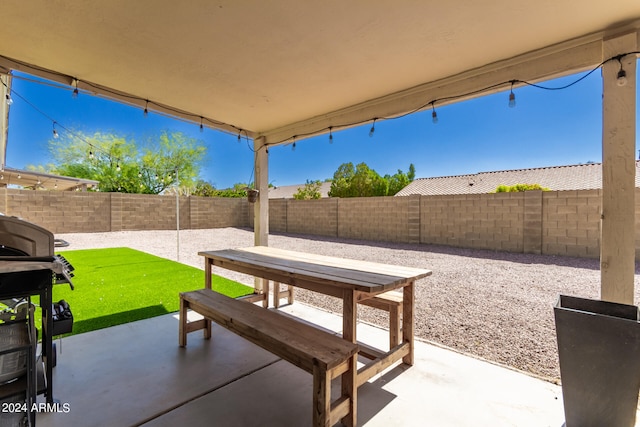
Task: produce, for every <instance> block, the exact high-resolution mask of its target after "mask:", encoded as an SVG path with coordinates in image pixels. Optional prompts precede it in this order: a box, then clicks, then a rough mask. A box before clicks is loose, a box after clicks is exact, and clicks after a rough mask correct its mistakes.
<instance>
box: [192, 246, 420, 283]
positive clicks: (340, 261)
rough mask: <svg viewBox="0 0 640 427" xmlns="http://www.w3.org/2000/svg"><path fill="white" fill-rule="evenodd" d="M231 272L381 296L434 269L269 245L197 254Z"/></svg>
mask: <svg viewBox="0 0 640 427" xmlns="http://www.w3.org/2000/svg"><path fill="white" fill-rule="evenodd" d="M198 255H201V256H204V257H205V258H207V259H210V260H212V261H213V262H214V263H215V264H216V265H219V266H221V267H223V268H227V269H230V270H235V271H240V272H245V273H251V271H253V272H259V273H264V274H263V275H260V274H257V275H256V276H257V277H264V278H267V279H269V278H270V276H273V278H272V280H276V281H281V282H282V283H289V284H293V285H295V284H296V283H295V282H296V281H297V280H301V281H307V282H312V283H317V284H320V285H328V286H335V287H342V288H349V289H354V290H357V291H360V292H367V293H379V292H385V291H387V290H391V289H395V288H397V287H399V286H401V285H404V284H406V283H408V282H411V281H414V280H418V279H420V278H423V277H426V276H429V275H431V270H427V269H421V268H413V267H403V266H397V265H390V264H380V263H375V262H369V261H359V260H353V259H346V258H337V257H330V256H324V255H315V254H309V253H305V252H296V251H289V250H285V249H277V248H272V247H267V246H253V247H248V248H240V249H224V250H218V251H203V252H198Z"/></svg>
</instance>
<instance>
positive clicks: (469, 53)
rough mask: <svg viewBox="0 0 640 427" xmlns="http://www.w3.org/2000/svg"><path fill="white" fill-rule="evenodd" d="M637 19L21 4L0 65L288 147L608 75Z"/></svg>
mask: <svg viewBox="0 0 640 427" xmlns="http://www.w3.org/2000/svg"><path fill="white" fill-rule="evenodd" d="M638 18H640V2H639V1H637V0H616V1H615V2H604V1H594V0H590V1H584V0H536V1H533V0H493V1H492V2H479V1H473V0H451V1H442V0H439V1H433V0H415V1H412V0H404V1H370V0H359V1H358V0H354V1H344V0H325V1H322V2H311V1H300V0H281V1H257V0H256V1H248V0H219V1H211V0H190V1H186V2H175V1H170V0H137V1H130V0H109V1H105V2H99V3H96V2H78V1H63V0H56V1H51V0H30V1H23V0H7V1H5V2H3V5H2V24H1V25H0V40H1V41H2V42H1V43H0V67H2V68H4V72H7V71H8V70H9V69H20V70H23V71H26V72H30V73H33V74H37V75H41V76H44V77H49V78H53V79H54V80H57V81H60V82H64V83H66V84H70V85H75V84H77V85H78V86H79V87H80V88H81V89H84V90H88V91H92V92H95V93H98V94H101V95H105V96H110V97H113V98H116V99H120V100H122V101H125V102H128V103H131V104H135V105H138V106H141V107H144V106H145V105H147V100H148V101H149V104H148V106H149V109H150V110H157V111H164V112H166V113H171V114H174V115H177V116H181V117H183V118H186V119H190V120H192V121H194V122H195V123H200V121H201V119H200V117H203V119H202V121H203V123H204V125H206V126H210V127H214V128H219V129H223V130H226V131H229V132H233V133H238V132H240V130H242V131H243V135H244V134H245V133H246V134H247V136H249V137H253V138H255V137H258V136H263V137H264V138H265V139H264V141H265V142H267V143H269V144H276V143H281V142H291V138H292V137H293V136H294V135H297V137H298V138H302V137H304V136H309V135H313V134H318V133H323V132H326V131H327V129H328V127H329V126H332V127H333V129H334V130H337V129H339V128H341V127H348V126H350V125H353V124H356V123H359V122H363V121H366V120H370V119H372V118H376V117H378V118H382V117H389V116H394V115H399V114H402V113H406V112H408V111H413V110H415V109H418V108H420V107H425V106H426V107H427V108H430V107H429V105H428V104H429V102H430V101H432V100H435V99H440V98H443V97H447V96H455V95H459V94H461V93H466V92H467V91H469V90H473V89H477V88H479V87H486V86H489V85H492V84H495V83H499V82H508V81H509V80H512V79H519V80H527V81H536V80H540V79H543V78H549V77H553V76H557V75H561V74H566V73H568V72H570V71H576V70H579V69H587V68H590V67H593V66H594V65H597V64H598V63H599V62H600V61H601V60H602V49H601V43H596V41H598V42H600V41H601V40H602V38H603V37H605V36H606V35H607V34H608V33H609V32H611V31H615V32H619V31H621V29H625V28H628V29H635V28H636V27H637V21H636V20H637V19H638ZM540 58H544V60H541V59H540ZM2 68H0V71H2ZM76 79H77V80H76ZM506 89H508V84H505V85H504V86H501V87H497V88H494V89H493V90H494V91H496V90H506ZM444 103H445V101H439V102H438V103H437V104H436V106H437V105H442V104H444ZM163 106H164V107H163ZM165 107H168V108H165Z"/></svg>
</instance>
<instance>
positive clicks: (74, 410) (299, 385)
mask: <svg viewBox="0 0 640 427" xmlns="http://www.w3.org/2000/svg"><path fill="white" fill-rule="evenodd" d="M281 310H282V311H284V312H287V313H290V314H292V315H295V316H298V317H300V318H303V319H306V320H309V321H312V322H313V323H316V324H319V325H322V326H323V327H325V328H328V329H331V330H334V331H336V332H338V331H340V328H341V318H340V317H339V316H336V315H333V314H331V313H328V312H325V311H321V310H318V309H315V308H312V307H310V306H307V305H304V304H302V303H298V302H296V303H294V304H293V305H289V306H284V307H282V308H281ZM192 314H193V313H192ZM387 334H388V332H387V331H385V330H383V329H380V328H377V327H374V326H370V325H367V324H359V325H358V339H359V340H361V341H363V342H366V343H368V344H373V345H378V346H380V348H385V347H384V343H387V342H388V335H387ZM56 342H57V343H58V344H57V347H58V361H57V367H56V368H55V369H54V382H53V386H54V388H53V390H54V398H55V399H56V400H58V401H59V402H60V403H61V404H68V405H67V407H68V409H69V411H68V412H67V413H63V412H58V413H39V414H38V415H37V425H38V426H39V427H54V426H64V427H68V426H84V427H90V426H100V427H105V426H118V427H121V426H133V425H144V426H148V427H160V426H175V425H188V426H210V425H221V426H222V425H223V426H305V425H309V424H310V423H311V380H312V378H311V375H309V374H307V373H306V372H304V371H302V370H300V369H299V368H297V367H295V366H293V365H291V364H289V363H288V362H285V361H282V360H280V359H278V358H277V357H275V356H273V355H272V354H271V353H268V352H266V351H264V350H262V349H260V348H259V347H256V346H255V345H253V344H251V343H249V342H248V341H245V340H244V339H242V338H239V337H238V336H236V335H234V334H232V333H230V332H228V331H227V330H225V329H223V328H220V327H219V326H217V325H215V324H214V329H213V338H212V339H211V340H204V339H203V338H202V334H201V333H200V332H194V333H191V334H190V335H189V339H188V345H187V347H186V348H180V347H178V319H177V314H168V315H164V316H160V317H156V318H151V319H147V320H142V321H138V322H134V323H129V324H125V325H120V326H115V327H112V328H108V329H103V330H98V331H94V332H89V333H85V334H81V335H76V336H72V337H68V338H64V339H63V341H62V342H59V341H56ZM335 386H339V382H338V383H337V384H334V387H335ZM563 422H564V414H563V408H562V393H561V388H560V387H559V386H556V385H554V384H551V383H548V382H546V381H542V380H540V379H537V378H533V377H530V376H528V375H525V374H523V373H520V372H516V371H514V370H511V369H508V368H504V367H500V366H497V365H495V364H491V363H487V362H484V361H481V360H478V359H475V358H472V357H469V356H465V355H462V354H460V353H457V352H454V351H451V350H448V349H444V348H441V347H438V346H434V345H430V344H427V343H424V342H421V341H416V357H415V365H414V366H413V367H405V366H402V365H401V366H396V367H393V368H390V369H389V370H387V371H385V372H383V373H382V374H381V375H379V376H377V377H374V378H373V379H372V380H371V381H370V382H369V383H367V384H364V385H363V386H362V387H361V388H360V389H359V391H358V425H362V426H365V425H366V426H441V427H446V426H456V427H461V426H474V427H477V426H492V427H496V426H518V427H523V426H536V427H540V426H553V427H560V426H562V424H563Z"/></svg>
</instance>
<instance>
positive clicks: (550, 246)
mask: <svg viewBox="0 0 640 427" xmlns="http://www.w3.org/2000/svg"><path fill="white" fill-rule="evenodd" d="M638 197H640V193H639V192H638V189H636V200H638ZM601 199H602V190H585V191H561V192H557V191H554V192H544V193H542V204H543V206H542V212H543V213H542V250H543V253H546V254H553V255H570V256H578V257H589V258H597V257H599V256H600V213H601ZM637 206H638V201H636V211H637V209H638V208H637ZM636 218H638V219H640V216H638V215H636ZM636 223H638V221H637V220H636ZM636 229H638V226H636ZM636 241H637V239H636ZM637 247H638V244H637V243H636V248H637ZM637 252H638V251H637V249H636V253H637ZM636 258H637V255H636Z"/></svg>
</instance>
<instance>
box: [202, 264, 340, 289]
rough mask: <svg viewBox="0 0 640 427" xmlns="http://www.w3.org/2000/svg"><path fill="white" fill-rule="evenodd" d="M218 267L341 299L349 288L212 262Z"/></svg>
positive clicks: (259, 269) (276, 271)
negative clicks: (344, 289) (343, 292)
mask: <svg viewBox="0 0 640 427" xmlns="http://www.w3.org/2000/svg"><path fill="white" fill-rule="evenodd" d="M211 261H212V262H213V263H214V264H215V265H216V266H218V267H221V268H226V269H227V270H232V271H237V272H239V273H244V274H248V275H250V276H255V277H262V278H264V279H268V280H273V281H276V282H280V283H285V284H287V285H292V286H296V287H300V288H304V289H308V290H310V291H313V292H319V293H322V294H326V295H330V296H334V297H337V298H340V297H341V296H342V289H343V288H346V287H348V285H345V284H342V285H340V284H339V283H336V282H329V283H327V281H324V280H322V281H320V282H321V283H318V281H313V280H307V279H305V278H304V277H297V276H296V275H295V274H293V273H288V272H282V271H279V270H272V269H271V270H267V269H264V268H262V267H256V266H252V265H245V264H238V263H232V262H227V261H220V260H214V259H212V260H211Z"/></svg>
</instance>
